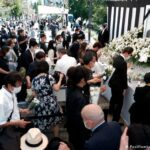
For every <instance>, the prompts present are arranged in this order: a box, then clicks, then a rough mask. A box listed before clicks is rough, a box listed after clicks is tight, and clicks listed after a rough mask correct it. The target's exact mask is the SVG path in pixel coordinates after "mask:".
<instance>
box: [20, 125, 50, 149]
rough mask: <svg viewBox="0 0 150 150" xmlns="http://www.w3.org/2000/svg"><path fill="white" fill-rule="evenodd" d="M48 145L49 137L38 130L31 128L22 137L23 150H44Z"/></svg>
mask: <svg viewBox="0 0 150 150" xmlns="http://www.w3.org/2000/svg"><path fill="white" fill-rule="evenodd" d="M47 144H48V139H47V137H46V136H45V135H44V134H43V133H41V131H40V130H39V129H38V128H31V129H30V130H28V132H27V133H26V134H24V135H23V136H22V137H21V146H20V148H21V150H44V149H45V148H46V146H47Z"/></svg>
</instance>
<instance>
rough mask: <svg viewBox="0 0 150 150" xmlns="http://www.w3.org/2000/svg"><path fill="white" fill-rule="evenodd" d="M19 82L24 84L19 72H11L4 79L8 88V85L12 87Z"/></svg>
mask: <svg viewBox="0 0 150 150" xmlns="http://www.w3.org/2000/svg"><path fill="white" fill-rule="evenodd" d="M17 81H20V82H22V77H21V75H20V74H19V73H18V72H10V73H9V74H7V75H6V76H5V78H4V85H5V86H6V87H7V86H8V84H11V85H12V86H15V84H16V82H17Z"/></svg>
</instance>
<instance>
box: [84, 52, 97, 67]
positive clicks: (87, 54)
mask: <svg viewBox="0 0 150 150" xmlns="http://www.w3.org/2000/svg"><path fill="white" fill-rule="evenodd" d="M94 56H95V55H94V52H93V51H92V50H90V49H88V50H86V52H85V55H84V56H83V63H84V64H85V65H88V64H89V62H90V61H92V59H93V57H94Z"/></svg>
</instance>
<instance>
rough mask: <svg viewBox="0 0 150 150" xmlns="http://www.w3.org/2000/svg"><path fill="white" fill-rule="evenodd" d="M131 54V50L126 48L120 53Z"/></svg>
mask: <svg viewBox="0 0 150 150" xmlns="http://www.w3.org/2000/svg"><path fill="white" fill-rule="evenodd" d="M132 52H133V48H132V47H130V46H128V47H125V48H124V49H123V51H122V53H128V54H132Z"/></svg>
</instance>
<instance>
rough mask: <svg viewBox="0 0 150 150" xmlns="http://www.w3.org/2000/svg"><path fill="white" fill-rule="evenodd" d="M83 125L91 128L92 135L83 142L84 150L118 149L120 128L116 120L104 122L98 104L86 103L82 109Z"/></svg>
mask: <svg viewBox="0 0 150 150" xmlns="http://www.w3.org/2000/svg"><path fill="white" fill-rule="evenodd" d="M81 116H82V118H83V122H84V125H85V127H86V128H87V129H90V130H92V136H91V137H90V139H89V140H88V141H87V142H86V143H85V147H84V150H118V149H119V144H120V137H121V128H120V125H119V124H118V123H117V122H105V120H104V113H103V111H102V109H101V107H100V106H99V105H96V104H89V105H86V106H85V107H84V108H83V109H82V111H81Z"/></svg>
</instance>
